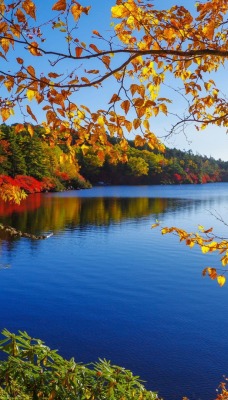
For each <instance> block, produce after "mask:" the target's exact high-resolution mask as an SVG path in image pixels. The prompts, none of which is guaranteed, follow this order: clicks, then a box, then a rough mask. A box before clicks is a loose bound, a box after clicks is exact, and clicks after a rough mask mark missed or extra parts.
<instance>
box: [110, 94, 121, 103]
mask: <svg viewBox="0 0 228 400" xmlns="http://www.w3.org/2000/svg"><path fill="white" fill-rule="evenodd" d="M119 100H121V98H120V97H119V96H118V94H116V93H114V94H113V96H112V98H111V100H110V101H109V103H108V104H111V103H115V102H116V101H119Z"/></svg>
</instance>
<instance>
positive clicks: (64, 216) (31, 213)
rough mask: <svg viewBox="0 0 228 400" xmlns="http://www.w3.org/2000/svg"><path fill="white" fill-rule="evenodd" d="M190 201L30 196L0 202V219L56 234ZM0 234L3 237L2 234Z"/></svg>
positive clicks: (158, 211)
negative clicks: (17, 202)
mask: <svg viewBox="0 0 228 400" xmlns="http://www.w3.org/2000/svg"><path fill="white" fill-rule="evenodd" d="M186 203H187V204H186ZM193 204H194V206H195V202H192V201H191V200H189V201H186V200H182V201H181V200H178V199H167V198H155V199H152V198H144V197H142V198H113V199H112V198H104V197H98V198H77V197H67V198H62V197H45V196H42V195H31V196H29V197H28V199H26V201H25V202H23V204H21V205H20V206H17V205H8V204H5V203H1V204H0V218H1V221H2V222H3V223H4V224H8V225H11V226H14V227H15V228H17V229H19V230H21V231H24V232H29V233H34V234H39V233H44V232H49V231H53V232H54V233H57V232H60V231H64V229H65V228H67V229H75V228H82V227H86V226H87V225H89V226H91V225H94V226H109V225H110V224H113V223H120V222H121V221H126V220H128V219H135V220H137V219H141V218H144V217H147V216H148V215H152V214H153V215H154V216H155V217H159V216H160V215H161V214H164V213H167V212H170V211H174V210H176V209H179V208H180V207H183V206H185V207H186V206H187V205H188V206H189V207H190V208H191V207H192V205H193ZM199 204H200V202H198V205H199ZM0 237H1V238H2V239H4V238H5V239H6V238H7V237H6V236H4V234H3V233H1V236H0ZM8 239H9V238H8Z"/></svg>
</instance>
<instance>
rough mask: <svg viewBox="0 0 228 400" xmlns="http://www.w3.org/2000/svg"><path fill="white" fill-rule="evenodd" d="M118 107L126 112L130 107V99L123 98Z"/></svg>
mask: <svg viewBox="0 0 228 400" xmlns="http://www.w3.org/2000/svg"><path fill="white" fill-rule="evenodd" d="M120 107H121V108H122V109H123V110H124V111H125V114H127V113H128V111H129V108H130V101H129V100H124V101H123V102H122V103H121V104H120Z"/></svg>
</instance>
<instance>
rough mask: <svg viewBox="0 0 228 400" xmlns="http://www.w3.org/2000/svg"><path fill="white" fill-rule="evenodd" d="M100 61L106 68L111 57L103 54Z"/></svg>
mask: <svg viewBox="0 0 228 400" xmlns="http://www.w3.org/2000/svg"><path fill="white" fill-rule="evenodd" d="M102 61H103V63H104V64H105V66H106V67H107V68H108V67H109V65H110V61H111V58H110V57H109V56H103V57H102Z"/></svg>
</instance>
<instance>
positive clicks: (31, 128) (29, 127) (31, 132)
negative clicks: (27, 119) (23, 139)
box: [27, 124, 34, 137]
mask: <svg viewBox="0 0 228 400" xmlns="http://www.w3.org/2000/svg"><path fill="white" fill-rule="evenodd" d="M27 129H28V132H29V134H30V136H31V137H33V135H34V130H33V127H32V125H30V124H28V126H27Z"/></svg>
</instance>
